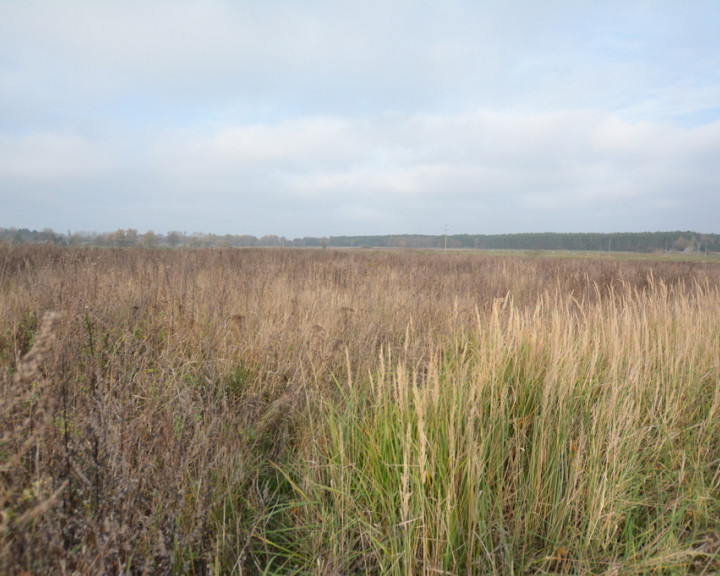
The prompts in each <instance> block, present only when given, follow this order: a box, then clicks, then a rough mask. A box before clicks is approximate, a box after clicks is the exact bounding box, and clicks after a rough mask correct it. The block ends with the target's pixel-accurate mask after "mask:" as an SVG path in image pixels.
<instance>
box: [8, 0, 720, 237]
mask: <svg viewBox="0 0 720 576" xmlns="http://www.w3.org/2000/svg"><path fill="white" fill-rule="evenodd" d="M719 31H720V2H718V0H706V1H702V0H677V1H671V0H652V1H650V0H647V1H635V0H617V1H614V0H595V1H590V0H524V1H523V0H494V1H493V0H491V1H482V0H443V1H441V0H434V1H430V0H382V1H380V0H377V1H373V0H370V1H362V2H360V1H357V0H354V1H350V0H348V1H345V0H333V1H331V0H326V1H321V0H318V1H311V0H308V1H305V0H295V1H292V2H291V1H281V0H262V1H261V0H257V1H250V0H203V1H200V0H197V1H195V0H123V1H122V2H120V1H117V0H115V1H103V0H93V1H90V0H88V1H80V0H62V1H60V0H45V1H35V0H17V1H15V0H0V227H6V228H7V227H18V228H22V227H27V228H35V229H41V228H45V227H51V228H53V229H54V230H55V231H57V232H66V231H67V230H72V231H113V230H116V229H118V228H136V229H138V230H139V231H140V232H144V231H147V230H154V231H155V232H167V231H169V230H180V231H185V232H187V233H191V232H212V233H220V234H225V233H231V234H253V235H257V236H261V235H265V234H278V235H282V236H286V237H288V238H296V237H302V236H327V235H363V234H391V233H398V234H400V233H422V234H442V232H443V229H444V228H445V226H447V227H448V230H449V232H450V233H451V234H452V233H481V234H495V233H511V232H543V231H553V232H566V231H567V232H624V231H646V230H651V231H655V230H694V231H699V232H714V233H720V33H719Z"/></svg>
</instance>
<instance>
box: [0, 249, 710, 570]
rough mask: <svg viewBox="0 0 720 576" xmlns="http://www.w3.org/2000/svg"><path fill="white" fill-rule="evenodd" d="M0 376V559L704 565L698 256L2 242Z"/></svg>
mask: <svg viewBox="0 0 720 576" xmlns="http://www.w3.org/2000/svg"><path fill="white" fill-rule="evenodd" d="M53 312H54V313H55V314H52V313H53ZM43 319H44V320H43ZM0 370H1V372H0V384H1V389H0V499H2V516H1V518H0V572H1V573H4V574H18V573H22V572H23V571H26V572H28V573H31V574H44V573H53V574H71V573H73V572H78V573H81V574H91V573H107V574H114V573H116V574H120V573H122V574H126V573H127V574H151V573H153V574H154V573H177V574H259V573H298V574H323V575H334V574H363V573H370V574H423V573H426V574H508V575H509V574H551V573H563V574H607V575H610V574H613V575H620V574H687V573H696V574H710V573H716V572H718V571H720V386H719V385H718V384H719V383H720V264H717V263H714V262H680V261H660V260H653V261H650V260H632V261H629V260H620V259H612V258H594V259H580V258H578V259H573V258H563V259H559V258H548V257H545V256H543V255H542V254H539V255H533V257H523V256H510V255H508V256H497V255H495V256H488V255H482V254H461V253H448V254H442V253H428V254H422V253H415V252H404V253H400V252H380V251H378V252H363V251H357V252H355V251H333V250H300V249H288V250H283V249H265V250H263V249H199V250H181V249H176V250H169V249H166V250H140V249H91V248H88V249H72V248H59V247H52V246H26V245H10V244H4V245H0Z"/></svg>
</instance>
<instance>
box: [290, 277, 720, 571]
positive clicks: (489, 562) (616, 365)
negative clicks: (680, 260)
mask: <svg viewBox="0 0 720 576" xmlns="http://www.w3.org/2000/svg"><path fill="white" fill-rule="evenodd" d="M717 297H718V293H717V291H716V290H707V289H706V288H703V287H700V286H697V285H696V286H694V287H693V288H692V289H690V291H689V292H686V293H683V294H673V295H672V298H671V304H670V305H668V291H667V287H666V286H664V285H662V284H653V285H652V286H650V288H649V289H648V290H647V291H646V292H645V293H644V294H642V295H640V294H638V293H634V292H632V291H625V292H624V293H623V294H622V295H621V296H619V297H618V298H616V299H614V300H613V301H599V302H597V303H595V304H594V305H591V306H588V307H586V308H585V309H584V310H583V314H582V315H581V316H580V317H578V316H577V315H576V314H575V313H574V312H573V310H574V305H575V303H574V302H573V300H572V299H567V298H565V297H562V296H559V295H558V296H555V297H553V298H546V299H543V300H541V301H540V302H539V303H538V305H537V306H536V307H535V308H534V309H525V310H518V309H517V308H515V307H514V306H513V304H512V303H511V302H505V303H503V304H502V305H500V306H496V307H495V308H494V309H493V312H492V314H491V316H490V317H489V318H486V319H482V320H481V321H480V322H479V323H478V326H477V327H476V331H475V332H474V333H473V334H467V335H466V337H465V338H464V339H463V340H461V341H459V342H458V343H456V344H455V345H454V346H453V347H451V348H450V349H445V350H443V351H441V352H435V353H433V352H432V351H431V352H430V355H429V357H430V362H429V368H425V369H423V370H418V369H417V368H416V367H412V366H408V365H407V363H406V362H404V361H402V360H398V361H397V362H392V359H391V358H390V357H389V356H388V357H382V358H381V361H380V366H379V368H378V370H377V371H376V372H375V373H373V374H372V376H370V377H368V378H367V379H364V380H360V381H357V382H354V383H351V384H348V385H347V387H346V388H345V389H344V397H343V401H342V402H340V403H339V404H338V403H327V404H326V405H325V406H324V410H323V411H322V417H320V418H316V419H315V422H316V423H317V424H316V426H315V427H313V429H312V432H311V437H312V441H308V442H307V451H306V453H304V454H303V459H302V461H303V464H301V465H300V466H299V467H298V468H296V469H295V470H294V476H293V478H292V483H293V486H294V488H295V492H296V498H297V500H296V501H295V502H294V503H293V505H292V506H291V507H290V508H289V509H288V510H285V511H284V512H285V514H286V515H287V516H288V520H287V522H288V523H290V524H292V525H294V526H295V527H296V529H297V532H298V534H297V535H293V538H290V539H289V541H283V543H282V545H279V550H287V549H291V550H293V554H292V555H291V556H289V558H295V557H301V558H304V559H310V558H315V559H317V560H316V564H315V565H314V566H312V567H311V566H310V565H305V566H303V569H304V570H306V571H311V570H314V569H317V570H318V572H321V573H328V574H330V573H367V572H373V573H381V574H417V573H452V574H456V573H493V574H527V573H572V574H602V573H626V572H628V573H629V572H632V573H651V572H652V573H655V572H656V571H657V570H658V569H661V570H662V571H664V572H666V573H678V574H680V573H687V572H689V571H691V570H692V569H696V568H698V567H701V570H702V569H717V568H718V567H719V565H718V562H717V555H718V552H720V546H718V544H717V530H718V521H717V518H718V517H719V516H718V513H719V512H720V474H719V473H718V463H720V459H719V458H720V450H719V449H720V446H719V445H718V438H720V421H719V420H718V419H717V410H718V407H720V406H719V405H718V401H719V400H720V392H718V388H717V386H716V383H717V381H718V376H720V370H719V366H718V363H717V357H716V355H715V353H714V352H713V350H712V348H707V347H706V346H699V345H698V343H700V342H713V343H714V344H716V343H717V330H716V328H717V320H718V318H717V316H715V317H714V318H710V317H708V316H706V314H707V312H708V310H714V311H715V312H714V314H717V307H716V306H717V305H716V304H715V303H716V302H717ZM701 317H703V318H702V319H701ZM700 366H702V367H703V369H702V370H704V372H703V373H702V377H699V376H701V374H699V373H698V367H700ZM293 544H294V545H295V546H299V547H300V548H299V550H296V549H294V548H292V547H291V545H293ZM281 555H282V554H281Z"/></svg>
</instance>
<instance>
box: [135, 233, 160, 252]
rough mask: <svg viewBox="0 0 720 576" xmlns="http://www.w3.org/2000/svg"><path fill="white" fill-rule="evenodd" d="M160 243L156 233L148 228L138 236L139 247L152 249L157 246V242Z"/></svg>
mask: <svg viewBox="0 0 720 576" xmlns="http://www.w3.org/2000/svg"><path fill="white" fill-rule="evenodd" d="M159 243H160V239H159V238H158V237H157V234H155V232H153V231H152V230H148V231H147V232H145V234H143V235H142V236H141V237H140V241H139V244H140V246H141V247H143V248H145V249H147V250H152V249H153V248H157V247H158V244H159Z"/></svg>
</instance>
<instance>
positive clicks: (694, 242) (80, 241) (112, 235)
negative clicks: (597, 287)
mask: <svg viewBox="0 0 720 576" xmlns="http://www.w3.org/2000/svg"><path fill="white" fill-rule="evenodd" d="M0 240H3V241H6V242H7V241H10V242H18V243H49V244H58V245H69V246H108V247H117V248H125V247H140V248H148V249H150V248H158V247H168V248H177V247H187V248H202V247H213V246H217V247H251V246H268V247H272V246H277V247H282V246H285V247H316V248H327V247H331V248H363V247H364V248H405V249H411V248H415V249H445V248H448V249H453V250H455V249H462V248H469V249H475V250H523V251H534V250H566V251H586V250H587V251H595V252H640V253H655V252H720V234H701V233H698V232H691V231H674V232H616V233H611V234H601V233H555V232H544V233H525V234H494V235H486V234H455V235H451V236H443V235H441V236H431V235H422V234H392V235H384V236H325V237H309V236H307V237H304V238H295V239H292V240H289V239H287V238H285V237H284V236H276V235H274V234H271V235H266V236H261V237H259V238H258V237H256V236H251V235H248V234H243V235H238V234H224V235H220V234H203V233H200V232H193V233H191V234H187V233H186V232H180V231H176V230H174V231H170V232H167V233H166V234H158V233H155V232H153V231H152V230H150V231H147V232H144V233H140V232H138V231H137V230H135V229H133V228H128V229H118V230H116V231H114V232H104V233H98V232H71V231H68V232H67V233H66V234H62V233H57V232H55V231H54V230H52V229H50V228H45V229H43V230H40V231H38V230H29V229H27V228H0Z"/></svg>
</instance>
